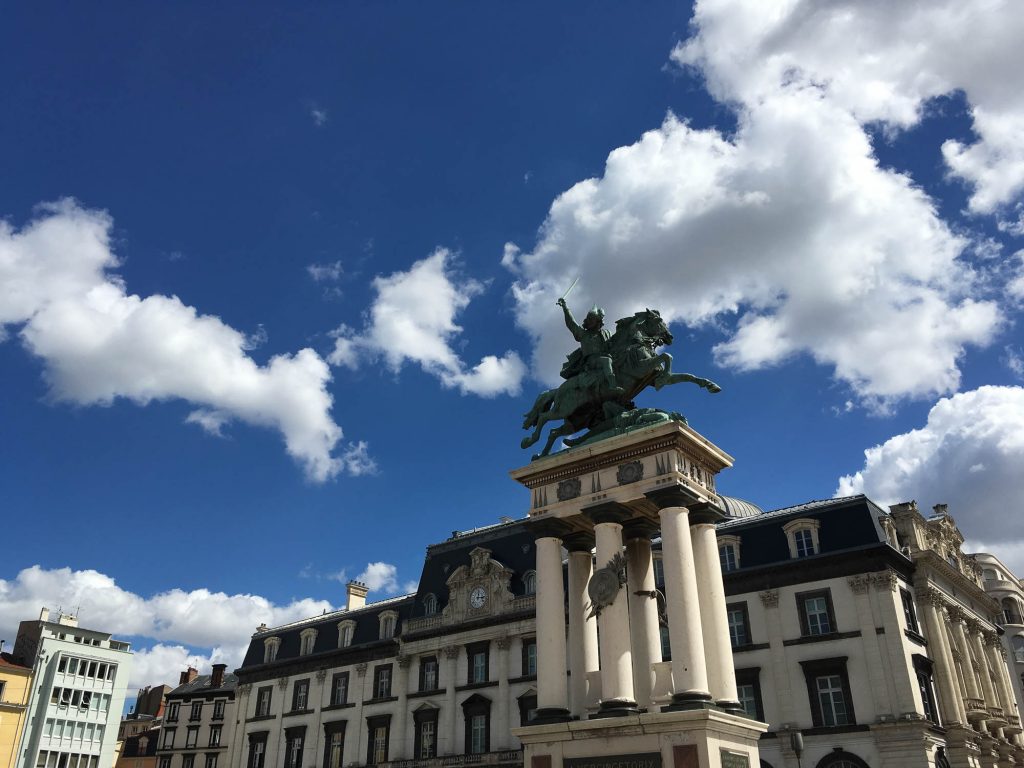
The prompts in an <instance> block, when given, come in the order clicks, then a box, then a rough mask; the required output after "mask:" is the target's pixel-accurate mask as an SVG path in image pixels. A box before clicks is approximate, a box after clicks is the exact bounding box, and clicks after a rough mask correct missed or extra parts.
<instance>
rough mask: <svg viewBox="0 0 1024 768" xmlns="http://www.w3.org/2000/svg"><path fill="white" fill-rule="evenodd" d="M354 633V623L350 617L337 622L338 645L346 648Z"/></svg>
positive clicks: (350, 642) (350, 643)
mask: <svg viewBox="0 0 1024 768" xmlns="http://www.w3.org/2000/svg"><path fill="white" fill-rule="evenodd" d="M355 634H356V623H355V622H354V621H352V619H347V620H346V621H340V622H338V647H339V648H348V647H349V646H350V645H352V638H353V637H354V636H355Z"/></svg>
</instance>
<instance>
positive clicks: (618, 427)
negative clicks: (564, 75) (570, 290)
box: [522, 297, 722, 459]
mask: <svg viewBox="0 0 1024 768" xmlns="http://www.w3.org/2000/svg"><path fill="white" fill-rule="evenodd" d="M558 306H560V307H561V308H562V312H563V313H564V314H565V325H566V327H567V328H568V329H569V332H570V333H572V335H573V338H574V339H576V341H578V342H579V343H580V346H579V348H578V349H576V350H574V351H573V352H572V353H571V354H570V355H569V356H568V358H567V359H566V361H565V364H564V365H563V366H562V371H561V376H562V378H563V379H565V381H564V382H562V384H560V385H559V386H558V387H556V388H555V389H549V390H547V391H546V392H542V393H541V394H540V395H539V396H538V397H537V400H536V402H534V404H533V408H531V409H530V412H529V413H527V414H526V418H525V419H524V421H523V429H531V428H532V429H533V432H532V433H531V434H530V435H529V436H528V437H525V438H523V441H522V447H523V448H528V447H530V446H531V445H533V444H534V443H536V442H537V441H538V440H540V436H541V431H542V430H543V428H544V427H545V425H547V424H548V422H551V421H558V420H561V421H562V424H561V426H558V427H555V428H554V429H552V430H551V431H549V432H548V439H547V442H546V443H545V445H544V449H543V450H542V451H541V452H540V453H539V454H536V455H535V456H534V458H535V459H536V458H539V457H540V456H547V455H548V454H549V453H550V452H551V447H552V446H553V445H554V444H555V440H557V439H558V438H559V437H568V436H569V435H573V434H575V433H577V432H580V431H582V430H587V431H586V433H585V434H583V435H582V436H580V437H577V438H570V439H567V440H566V441H565V444H566V445H568V446H569V447H576V446H580V445H585V444H587V443H593V442H597V441H598V440H604V439H606V438H609V437H613V436H615V435H621V434H625V433H626V432H631V431H632V430H634V429H641V428H642V427H648V426H651V425H652V424H658V423H661V422H666V421H680V422H682V423H684V424H685V423H686V419H685V418H684V417H683V415H682V414H680V413H677V412H675V411H673V412H671V413H669V412H666V411H662V410H659V409H657V408H637V407H636V404H635V403H634V402H633V398H634V397H636V396H637V395H638V394H639V393H640V392H642V391H643V390H644V389H646V388H647V387H651V386H653V387H654V388H655V389H661V388H662V387H664V386H667V385H669V384H678V383H680V382H683V381H686V382H690V383H693V384H696V385H697V386H699V387H701V388H703V389H706V390H707V391H708V392H711V393H715V392H721V391H722V388H721V387H719V386H718V385H717V384H715V383H714V382H713V381H711V380H710V379H705V378H701V377H700V376H694V375H693V374H690V373H673V372H672V356H671V355H670V354H668V353H667V352H658V351H657V348H658V347H660V346H664V345H668V344H671V343H672V334H671V333H669V330H668V326H667V325H666V324H665V321H664V320H662V319H661V314H660V313H659V312H658V310H656V309H645V310H644V311H643V312H637V313H636V314H634V315H632V316H631V317H624V318H622V319H621V320H619V321H617V322H616V323H615V332H614V333H609V332H608V330H607V329H606V328H605V327H604V312H603V311H602V310H601V309H599V308H597V307H594V308H593V309H592V310H590V312H588V313H587V317H586V319H584V321H583V323H582V324H580V323H577V322H576V318H574V317H573V315H572V312H570V311H569V307H568V306H567V305H566V303H565V298H564V297H563V298H561V299H559V300H558Z"/></svg>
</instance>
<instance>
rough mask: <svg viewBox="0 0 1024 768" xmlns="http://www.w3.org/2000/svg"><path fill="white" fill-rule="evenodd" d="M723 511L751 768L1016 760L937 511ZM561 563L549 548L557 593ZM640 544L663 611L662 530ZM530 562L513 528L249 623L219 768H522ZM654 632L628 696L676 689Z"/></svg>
mask: <svg viewBox="0 0 1024 768" xmlns="http://www.w3.org/2000/svg"><path fill="white" fill-rule="evenodd" d="M723 505H724V507H725V509H726V511H727V512H729V513H730V515H732V518H731V519H729V520H727V521H725V522H722V523H720V524H719V525H718V526H717V546H718V554H719V561H720V565H721V568H722V572H723V582H724V588H725V593H726V604H727V616H728V626H729V636H730V643H731V645H732V655H733V659H734V664H735V682H736V698H737V699H738V702H739V705H740V707H741V708H742V709H743V710H744V711H745V712H746V713H747V714H749V715H750V716H751V717H752V718H754V719H757V720H760V721H765V722H767V723H769V731H768V732H767V733H766V734H765V735H764V736H763V737H762V738H761V740H760V755H761V761H762V763H761V766H762V768H784V767H786V768H789V767H793V768H795V767H796V766H798V765H799V766H802V767H803V768H851V767H852V768H863V766H871V768H913V767H916V766H920V768H925V767H928V768H932V767H934V768H946V766H956V767H957V768H967V767H970V768H996V767H997V766H998V767H999V768H1004V767H1006V766H1011V765H1020V764H1022V763H1024V742H1022V741H1021V735H1020V728H1019V722H1020V721H1019V712H1018V710H1017V705H1016V700H1015V698H1014V697H1013V693H1012V690H1013V688H1012V683H1011V682H1010V676H1009V675H1008V674H1007V672H1006V669H1007V668H1006V666H1005V664H1003V656H1002V653H1001V652H1000V646H999V644H998V636H999V633H1001V632H1002V627H1001V626H999V625H997V623H996V622H995V618H996V616H997V615H998V613H999V607H1000V606H999V602H998V601H997V600H995V599H993V597H991V596H990V595H988V594H986V591H985V588H984V586H983V584H984V582H983V580H982V567H980V566H979V565H978V564H976V563H975V561H974V560H972V559H971V558H970V557H968V556H965V555H964V554H963V553H962V551H961V549H960V547H961V546H962V542H963V539H962V536H960V534H959V532H958V531H957V530H956V526H955V524H954V522H953V520H952V518H951V517H950V516H949V514H948V513H947V512H946V511H945V510H944V509H942V508H938V509H937V510H936V512H935V514H933V515H929V516H927V517H926V516H924V515H922V514H921V513H920V512H919V511H918V510H917V508H916V506H915V505H914V504H912V503H910V504H901V505H896V506H895V507H893V508H892V510H890V511H887V510H884V509H882V508H880V507H878V506H877V505H875V504H873V503H872V502H871V501H870V500H868V499H866V498H865V497H863V496H855V497H850V498H846V499H831V500H826V501H818V502H810V503H807V504H802V505H798V506H795V507H789V508H785V509H780V510H775V511H772V512H767V513H764V512H761V510H759V509H758V508H757V507H755V506H753V505H751V504H749V503H746V502H742V501H739V500H736V499H729V498H727V497H723ZM632 538H635V537H632ZM628 546H629V545H627V549H626V550H624V554H625V555H626V556H627V557H628V556H629V552H628ZM633 548H634V549H635V548H636V546H635V545H634V547H633ZM574 551H575V550H573V549H572V548H570V549H569V550H568V551H565V552H563V553H562V555H561V559H562V568H563V577H564V583H566V584H570V585H571V584H574V583H577V584H578V582H579V579H575V580H573V579H572V578H571V577H570V574H571V569H572V568H573V567H574V565H573V552H574ZM653 552H654V562H653V570H654V579H655V582H656V584H657V585H658V587H659V588H660V589H661V590H662V591H663V592H665V593H666V595H665V596H666V599H667V601H668V602H669V603H671V601H672V600H673V595H672V593H671V588H670V587H669V588H666V586H665V584H664V579H663V573H664V565H663V563H662V562H661V556H660V541H659V540H657V539H656V540H655V541H654V542H653ZM577 554H579V556H580V557H583V555H584V554H585V550H579V551H578V552H577ZM536 564H537V537H536V533H535V532H532V531H531V530H530V529H529V527H528V521H525V520H520V521H512V522H506V523H502V524H499V525H496V526H491V527H487V528H483V529H478V530H475V531H470V532H464V533H456V534H454V535H453V536H452V538H450V539H449V540H447V541H444V542H442V543H440V544H435V545H432V546H430V547H428V549H427V556H426V559H425V562H424V566H423V572H422V575H421V578H420V582H419V585H418V589H417V591H416V593H415V594H411V595H407V596H404V597H399V598H394V599H391V600H385V601H382V602H378V603H372V604H365V595H366V590H365V587H362V586H361V585H359V584H356V583H351V584H350V585H349V587H348V591H349V602H348V605H347V606H346V608H345V609H343V610H339V611H335V612H333V613H328V614H324V615H321V616H316V617H311V618H309V619H307V620H304V621H299V622H294V623H292V624H288V625H284V626H280V627H260V628H259V630H258V631H257V632H256V634H254V635H253V638H252V641H251V644H250V647H249V650H248V652H247V654H246V658H245V661H244V663H243V664H242V666H241V667H240V668H239V669H238V670H236V674H237V676H238V682H239V686H238V696H237V707H238V709H237V715H236V719H237V720H238V726H237V728H236V730H235V733H234V737H233V739H232V741H231V748H230V750H229V755H228V757H227V758H226V759H227V760H228V762H229V765H230V768H314V767H315V768H321V767H322V768H348V767H349V766H364V765H384V766H388V768H391V767H392V766H393V767H394V768H440V767H441V766H445V767H447V766H467V768H468V767H470V766H485V765H495V766H509V768H513V767H518V766H521V765H522V751H521V745H520V743H519V741H518V739H517V738H516V737H515V736H513V735H512V730H513V729H514V728H517V727H518V726H520V725H522V724H525V723H528V722H529V721H530V718H531V717H532V715H533V713H534V711H535V710H536V708H537V688H538V686H537V662H538V654H537V642H536V638H537V627H536V599H537V598H536V590H537V573H536ZM586 565H588V566H590V567H591V568H592V567H593V563H592V560H591V562H588V563H587V564H586ZM576 567H579V568H580V569H581V570H582V569H583V565H582V564H580V563H577V564H576ZM570 589H571V587H570ZM634 591H635V590H634ZM1015 618H1016V617H1015ZM570 619H572V617H571V616H568V615H567V616H566V622H567V623H568V622H569V621H570ZM1003 623H1004V624H1005V623H1006V622H1003ZM1021 630H1022V634H1024V626H1022V627H1021ZM659 636H660V638H659V639H660V642H659V643H658V644H656V646H649V647H647V648H646V653H647V655H648V656H650V659H649V662H650V664H651V665H652V669H654V671H655V674H653V675H652V677H651V679H650V680H649V681H648V688H647V689H646V692H644V689H643V687H642V686H643V681H642V680H641V681H639V684H638V685H637V686H636V688H637V689H638V690H640V691H641V695H640V696H637V698H638V699H641V698H643V699H644V700H645V701H646V702H647V706H648V707H651V706H657V705H659V703H664V702H665V701H667V700H668V699H667V697H666V694H667V693H668V692H670V691H671V690H672V686H671V675H672V666H671V659H672V656H671V652H672V642H671V636H670V632H669V629H668V628H667V627H664V626H662V627H660V631H659ZM580 663H581V662H580V659H579V658H577V655H574V654H571V653H570V654H568V656H567V666H568V667H569V672H570V675H569V678H568V679H569V689H568V692H567V693H568V702H569V704H568V706H569V709H570V710H571V712H570V714H571V716H572V717H574V718H580V719H587V718H588V717H591V716H593V715H595V714H597V713H598V712H599V697H598V694H599V692H600V681H599V679H597V678H596V677H595V676H594V674H593V673H590V674H589V677H590V680H589V682H588V680H587V678H588V673H587V671H586V670H585V669H583V668H582V667H580V671H577V667H579V666H580ZM968 665H969V666H968ZM968 669H970V670H972V674H968V673H967V670H968ZM797 735H799V738H796V736H797ZM162 768H183V766H182V765H181V764H180V763H179V762H177V761H175V762H174V763H172V764H170V765H163V766H162ZM218 768H224V766H218Z"/></svg>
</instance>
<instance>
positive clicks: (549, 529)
mask: <svg viewBox="0 0 1024 768" xmlns="http://www.w3.org/2000/svg"><path fill="white" fill-rule="evenodd" d="M526 526H527V530H528V531H529V532H530V533H531V534H532V535H533V538H534V540H536V539H549V538H550V539H560V538H562V537H563V536H565V535H566V534H567V533H569V531H570V528H569V525H568V523H566V522H565V521H563V520H559V519H557V518H552V519H547V520H536V521H532V520H531V521H529V522H527V524H526Z"/></svg>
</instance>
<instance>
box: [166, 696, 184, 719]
mask: <svg viewBox="0 0 1024 768" xmlns="http://www.w3.org/2000/svg"><path fill="white" fill-rule="evenodd" d="M180 706H181V705H180V704H179V703H178V702H176V701H172V702H171V703H169V704H168V705H167V722H168V723H176V722H178V708H179V707H180Z"/></svg>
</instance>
